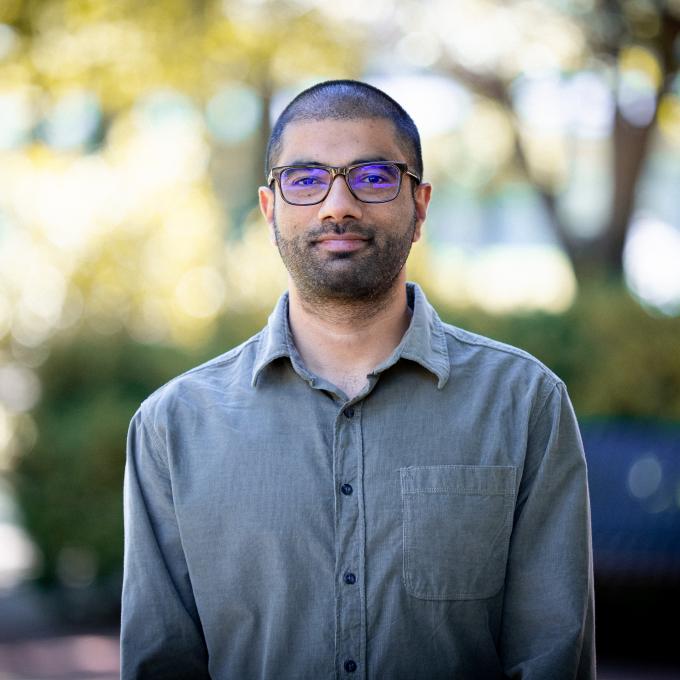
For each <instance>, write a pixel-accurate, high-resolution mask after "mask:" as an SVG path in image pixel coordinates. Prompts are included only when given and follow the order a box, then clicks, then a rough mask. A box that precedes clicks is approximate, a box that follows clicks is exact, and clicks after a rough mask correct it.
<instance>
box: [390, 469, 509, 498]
mask: <svg viewBox="0 0 680 680" xmlns="http://www.w3.org/2000/svg"><path fill="white" fill-rule="evenodd" d="M400 473H401V490H402V492H403V493H455V494H465V495H467V494H470V495H474V494H484V495H485V496H506V495H513V494H514V493H515V468H514V467H513V466H512V465H489V466H487V465H484V466H481V465H431V466H419V467H407V468H401V469H400Z"/></svg>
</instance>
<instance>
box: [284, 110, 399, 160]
mask: <svg viewBox="0 0 680 680" xmlns="http://www.w3.org/2000/svg"><path fill="white" fill-rule="evenodd" d="M373 159H383V160H392V161H406V160H407V159H406V155H405V153H404V151H403V150H402V148H401V146H400V144H399V139H398V137H397V131H396V128H395V126H394V124H393V123H392V121H390V120H387V119H384V118H357V119H351V120H344V119H343V120H335V119H324V120H299V121H294V122H292V123H289V124H288V125H287V126H286V128H285V130H284V132H283V135H282V144H281V152H280V153H279V157H278V158H277V159H276V164H277V165H290V164H293V163H300V162H307V161H310V162H315V163H323V164H325V165H336V166H341V165H349V164H351V163H356V162H360V161H363V160H373Z"/></svg>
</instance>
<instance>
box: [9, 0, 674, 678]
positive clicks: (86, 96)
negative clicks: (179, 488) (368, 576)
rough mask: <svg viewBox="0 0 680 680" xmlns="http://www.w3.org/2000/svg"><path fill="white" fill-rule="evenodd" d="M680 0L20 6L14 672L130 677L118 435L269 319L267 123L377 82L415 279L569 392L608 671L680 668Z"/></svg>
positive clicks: (12, 453) (16, 16)
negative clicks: (584, 476)
mask: <svg viewBox="0 0 680 680" xmlns="http://www.w3.org/2000/svg"><path fill="white" fill-rule="evenodd" d="M679 35H680V0H626V1H623V2H615V1H613V0H572V1H571V2H569V1H567V0H517V1H511V2H508V1H504V2H502V1H500V0H499V1H494V0H456V2H452V1H450V0H399V2H397V1H396V0H372V2H366V1H365V0H344V1H343V2H337V3H334V2H330V1H328V0H325V1H321V0H240V1H236V0H145V2H143V3H140V2H136V1H133V0H116V1H115V2H113V1H106V0H1V2H0V678H2V679H3V680H10V679H14V678H17V679H18V678H113V677H116V674H117V655H118V649H117V624H118V617H119V594H120V585H121V568H122V547H123V543H122V475H123V466H124V456H125V451H124V440H125V434H126V429H127V424H128V421H129V419H130V417H131V416H132V414H133V412H134V411H135V409H136V408H137V406H138V405H139V403H140V402H141V400H142V399H144V398H145V397H146V396H147V395H148V394H149V393H150V392H151V391H153V390H154V389H155V388H156V387H158V386H160V385H161V384H163V383H164V382H165V381H166V380H168V379H169V378H171V377H172V376H174V375H176V374H178V373H179V372H181V371H183V370H185V369H187V368H189V367H191V366H193V365H196V364H197V363H199V362H201V361H203V360H205V359H207V358H210V357H212V356H215V355H217V354H219V353H221V352H223V351H226V350H227V349H228V348H230V347H232V346H234V345H235V344H237V343H239V342H240V341H242V340H243V339H245V338H247V337H248V336H250V335H251V334H253V333H254V332H256V331H257V330H259V328H260V327H261V326H262V325H263V324H264V323H265V322H266V317H267V315H268V313H269V311H270V309H271V307H272V306H273V304H274V302H275V301H276V299H277V298H278V296H279V295H280V293H281V292H282V290H283V289H284V287H285V275H284V270H283V267H282V265H281V264H280V262H279V259H278V255H277V253H276V251H275V250H274V249H273V248H272V247H271V245H270V244H269V241H268V237H267V231H266V228H265V225H264V223H263V221H262V220H261V218H260V216H259V214H258V211H257V209H256V188H257V186H258V185H260V184H262V183H263V180H264V178H263V154H264V148H265V145H266V141H267V137H268V134H269V130H270V126H271V124H272V120H273V119H274V118H275V117H276V116H277V114H278V113H279V112H280V111H281V110H282V109H283V107H284V106H285V105H286V103H287V102H288V101H289V100H290V99H291V98H292V97H293V96H294V95H295V94H297V93H298V92H299V91H301V90H302V89H304V88H305V87H307V86H309V85H311V84H313V83H314V82H317V81H319V80H324V79H327V78H346V77H350V78H359V79H364V80H367V81H368V82H371V83H373V84H375V85H377V86H379V87H381V88H383V89H384V90H385V91H386V92H388V93H389V94H391V95H392V96H394V97H395V98H396V99H397V100H398V101H399V102H400V103H402V104H403V105H404V107H405V108H406V109H407V110H408V111H409V112H410V113H411V115H412V116H413V118H414V119H415V121H416V123H417V124H418V126H419V128H420V131H421V135H422V137H423V145H424V160H425V178H426V179H427V180H428V181H430V182H432V184H433V185H434V195H433V200H432V208H431V211H430V216H429V218H428V222H427V225H426V231H425V238H424V240H423V241H421V242H420V243H418V244H417V245H416V246H415V247H414V250H413V253H412V256H411V260H410V265H409V267H410V269H409V278H410V279H413V280H417V281H419V282H420V283H421V284H422V286H423V288H424V289H425V291H426V293H427V294H428V296H429V297H430V299H431V300H432V302H433V303H434V304H435V305H436V307H437V308H438V310H439V311H440V313H441V315H442V316H443V317H444V318H445V319H446V320H447V321H449V322H451V323H454V324H457V325H460V326H463V327H465V328H468V329H470V330H473V331H477V332H480V333H483V334H486V335H490V336H492V337H494V338H497V339H500V340H503V341H505V342H510V343H512V344H515V345H518V346H520V347H522V348H524V349H527V350H528V351H530V352H532V353H533V354H534V355H536V356H537V357H539V358H540V359H541V360H542V361H544V362H545V363H546V364H548V365H549V366H550V367H551V368H552V369H553V370H554V371H556V372H557V373H558V374H559V375H560V376H561V377H562V378H563V379H564V380H565V381H566V383H567V386H568V388H569V391H570V394H571V396H572V399H573V401H574V405H575V408H576V410H577V414H578V416H579V420H580V423H581V426H582V431H583V437H584V441H585V446H586V455H587V458H588V464H589V477H590V488H591V499H592V516H593V541H594V552H595V567H596V588H597V617H598V646H599V649H598V651H599V658H600V663H601V674H600V677H602V678H604V679H605V680H606V679H607V678H612V679H613V678H619V679H620V678H666V677H668V678H670V677H676V678H677V677H680V654H679V653H678V648H677V630H678V614H679V611H680V609H679V607H680V73H679V71H678V66H679V64H680V37H679Z"/></svg>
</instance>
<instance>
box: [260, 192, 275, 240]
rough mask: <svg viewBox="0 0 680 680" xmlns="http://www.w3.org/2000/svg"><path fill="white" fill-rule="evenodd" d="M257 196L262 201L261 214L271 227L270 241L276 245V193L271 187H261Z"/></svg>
mask: <svg viewBox="0 0 680 680" xmlns="http://www.w3.org/2000/svg"><path fill="white" fill-rule="evenodd" d="M257 195H258V198H259V200H260V212H261V213H262V216H263V217H264V219H265V220H266V221H267V224H268V226H269V240H270V241H271V242H272V245H276V236H275V235H274V198H275V197H274V192H273V191H272V190H271V189H270V188H269V187H260V188H259V189H258V190H257Z"/></svg>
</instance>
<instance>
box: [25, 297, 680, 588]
mask: <svg viewBox="0 0 680 680" xmlns="http://www.w3.org/2000/svg"><path fill="white" fill-rule="evenodd" d="M439 310H440V312H441V313H442V316H443V317H444V318H445V319H447V320H448V321H451V322H452V323H454V324H456V325H459V326H462V327H465V328H467V329H469V330H472V331H475V332H479V333H482V334H485V335H488V336H491V337H494V338H496V339H499V340H502V341H505V342H509V343H511V344H514V345H516V346H519V347H522V348H524V349H526V350H528V351H529V352H531V353H532V354H534V355H535V356H537V357H538V358H539V359H541V360H542V361H543V362H545V363H546V364H547V365H548V366H549V367H550V368H552V369H553V370H554V371H555V372H556V373H558V374H559V375H560V376H561V377H562V378H563V379H564V380H565V381H566V383H567V386H568V387H569V391H570V393H571V395H572V398H573V400H574V403H575V406H576V409H577V412H578V414H579V416H581V417H584V416H628V417H652V418H664V419H671V420H680V352H678V344H679V343H678V340H679V339H680V319H677V318H675V319H671V318H655V317H652V316H650V315H649V314H647V313H646V312H645V311H644V310H643V309H641V308H640V307H639V306H638V305H637V304H636V303H635V302H634V301H633V300H631V299H630V297H629V296H628V295H627V294H626V293H625V291H623V290H621V289H620V288H611V287H603V286H599V287H595V288H591V289H588V290H586V291H584V292H583V294H582V295H581V296H580V298H579V300H578V302H577V303H576V304H575V305H574V307H573V308H572V309H571V310H570V311H569V312H567V313H566V314H564V315H547V314H532V315H525V316H508V317H492V316H488V315H484V314H481V313H480V312H478V311H466V312H461V311H459V310H458V311H454V310H446V309H442V308H441V307H440V308H439ZM265 322H266V319H265V318H264V317H263V316H261V315H257V314H254V313H253V314H250V315H242V316H240V317H235V316H230V317H229V318H228V319H226V318H225V319H223V320H222V324H221V326H220V331H219V333H218V334H217V336H216V337H215V338H214V339H213V341H212V342H211V343H210V345H209V346H208V345H206V346H203V347H201V348H200V349H198V350H196V351H194V352H190V351H188V350H184V351H180V350H177V349H170V348H167V347H159V346H148V345H141V344H139V343H135V342H133V341H131V340H130V339H129V338H127V337H126V336H124V335H122V334H121V335H116V336H91V335H88V336H82V337H79V338H76V339H75V340H72V341H70V342H68V343H65V344H62V345H61V346H56V347H54V348H53V350H52V352H51V355H50V358H49V359H48V360H47V362H46V363H45V364H44V365H43V367H42V369H41V378H42V381H43V385H44V392H43V399H42V402H41V403H40V405H39V407H38V408H37V409H36V411H35V412H34V413H33V417H34V418H35V421H36V424H37V428H38V431H39V437H38V440H37V442H36V444H35V446H34V447H33V448H32V449H31V450H29V451H26V452H24V455H23V456H21V457H20V459H19V463H18V466H17V469H16V471H15V473H16V474H15V478H16V480H15V481H16V488H17V494H18V497H19V500H20V503H21V505H22V509H23V512H24V515H25V518H26V521H27V525H28V529H29V531H30V532H31V533H32V535H33V536H34V538H35V539H36V540H37V542H38V544H39V545H40V547H41V549H42V551H43V553H44V556H45V569H44V575H43V580H44V581H45V582H47V583H52V582H54V581H55V580H56V579H57V573H58V568H57V565H58V563H59V555H60V553H61V551H62V550H63V548H65V547H70V548H76V549H80V550H85V551H88V552H89V553H91V554H93V555H94V557H95V562H96V564H97V577H98V579H102V578H106V577H107V576H110V575H115V574H117V573H119V572H120V568H121V558H122V546H123V541H122V496H121V493H122V481H123V466H124V455H125V454H124V442H125V434H126V429H127V425H128V422H129V420H130V417H131V416H132V414H133V413H134V411H135V409H136V408H137V406H138V405H139V403H140V402H141V401H142V400H143V399H144V398H145V397H146V396H147V395H148V394H150V393H151V392H152V391H153V390H154V389H156V388H157V387H158V386H160V385H161V384H163V383H164V382H166V381H167V380H168V379H170V378H171V377H173V376H175V375H177V374H178V373H181V372H182V371H184V370H186V369H187V368H189V367H191V366H194V365H196V364H198V363H200V362H202V361H204V360H206V359H208V358H210V357H212V356H215V355H217V354H219V353H221V352H223V351H226V350H227V349H228V348H230V347H233V346H234V345H236V344H238V343H239V342H240V341H242V340H244V339H245V338H247V337H249V336H250V335H252V334H253V333H254V332H256V331H257V330H258V329H259V328H260V327H261V326H262V325H263V324H264V323H265ZM62 570H63V566H62Z"/></svg>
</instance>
